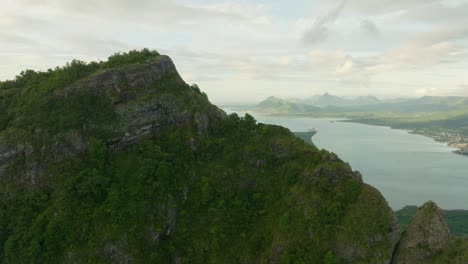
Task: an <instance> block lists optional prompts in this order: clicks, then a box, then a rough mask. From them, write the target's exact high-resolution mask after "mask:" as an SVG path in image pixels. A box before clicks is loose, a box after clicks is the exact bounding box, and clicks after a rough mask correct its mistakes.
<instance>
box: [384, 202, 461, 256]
mask: <svg viewBox="0 0 468 264" xmlns="http://www.w3.org/2000/svg"><path fill="white" fill-rule="evenodd" d="M453 239H454V238H453V237H452V235H451V234H450V232H449V229H448V226H447V224H446V223H445V221H444V218H443V211H442V210H441V209H440V208H439V207H438V206H437V205H436V204H435V203H434V202H432V201H429V202H427V203H425V204H424V205H423V206H421V207H420V208H419V209H418V211H417V212H416V214H415V215H414V216H413V218H412V219H411V222H410V223H409V225H408V227H407V229H406V231H405V233H403V236H402V238H401V240H400V242H399V243H398V245H397V248H396V250H395V253H394V256H393V262H392V263H393V264H406V263H407V264H418V263H427V261H428V259H430V258H431V256H433V255H435V254H437V253H439V252H441V251H443V250H445V249H447V248H448V247H449V246H450V244H451V243H452V241H453Z"/></svg>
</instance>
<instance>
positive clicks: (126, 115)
mask: <svg viewBox="0 0 468 264" xmlns="http://www.w3.org/2000/svg"><path fill="white" fill-rule="evenodd" d="M174 90H175V91H174ZM83 93H85V94H90V95H91V96H94V97H99V98H104V99H105V100H108V101H110V103H111V104H112V106H113V111H114V112H115V116H117V118H116V119H117V120H116V122H115V123H112V124H111V127H109V128H108V130H109V131H112V134H113V135H112V136H111V137H108V138H105V141H106V143H107V145H108V146H109V148H110V149H112V150H116V149H120V148H122V147H125V146H127V145H130V144H133V143H134V142H136V141H138V140H139V139H140V138H142V137H144V136H148V135H151V134H154V133H156V132H157V131H158V130H159V129H161V128H162V127H166V126H178V127H189V126H191V125H192V124H194V125H195V126H196V127H195V129H197V131H198V132H199V134H201V135H202V134H204V133H206V131H207V129H208V127H209V124H210V122H211V120H213V119H218V118H224V117H225V116H226V114H225V113H224V112H223V111H222V110H220V109H218V108H217V107H215V106H213V105H211V104H208V103H206V102H207V100H206V98H205V97H204V95H203V94H201V93H200V92H199V91H198V92H197V91H196V90H194V89H192V88H191V87H190V86H189V85H187V84H186V83H185V82H184V81H183V79H182V78H181V77H180V75H179V74H178V72H177V70H176V67H175V65H174V64H173V62H172V60H171V59H170V58H169V57H168V56H159V57H158V58H155V59H151V60H149V61H146V62H144V63H136V64H130V65H127V66H123V67H116V68H110V69H107V70H104V71H102V72H99V73H97V74H94V75H91V76H90V77H87V78H84V79H81V80H79V81H77V82H75V83H73V84H72V85H69V86H68V87H63V88H61V89H58V90H57V91H55V95H54V97H55V99H56V100H65V101H66V100H69V99H70V98H72V97H74V96H79V95H80V94H83ZM178 95H180V96H178ZM187 98H189V99H187ZM192 121H194V122H192ZM106 126H109V125H108V124H83V125H82V127H75V128H71V129H66V130H61V131H60V132H59V133H57V134H53V133H50V132H48V131H44V130H43V129H39V128H37V129H35V131H34V133H32V134H31V135H29V136H27V137H23V138H21V139H20V140H18V139H17V138H16V137H17V136H16V135H15V133H16V132H15V133H8V127H7V129H6V130H5V131H1V132H0V181H5V180H7V181H8V179H10V180H11V179H15V180H16V181H20V182H23V183H29V184H35V183H36V182H37V181H38V180H37V179H38V177H39V176H40V175H42V174H43V173H44V171H45V170H46V167H47V164H51V163H56V162H61V161H63V160H65V159H68V158H71V157H73V156H75V155H77V154H79V153H82V152H83V151H85V150H86V149H87V146H88V140H89V138H88V137H87V136H86V135H85V134H86V133H83V131H86V130H92V129H94V127H106Z"/></svg>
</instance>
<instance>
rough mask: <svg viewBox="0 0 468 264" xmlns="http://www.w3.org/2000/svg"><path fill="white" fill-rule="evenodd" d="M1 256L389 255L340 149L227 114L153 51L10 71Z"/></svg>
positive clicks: (390, 229)
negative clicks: (40, 69) (12, 75)
mask: <svg viewBox="0 0 468 264" xmlns="http://www.w3.org/2000/svg"><path fill="white" fill-rule="evenodd" d="M0 92H1V95H2V97H1V101H0V107H2V110H4V111H5V113H6V117H3V119H2V131H1V132H0V133H1V137H2V141H1V142H2V143H1V145H2V146H1V148H0V151H1V152H0V153H1V154H0V168H2V169H1V173H0V179H1V188H0V247H1V250H0V262H1V263H341V262H343V263H389V262H390V259H391V252H392V251H393V247H394V244H395V242H396V236H397V235H398V230H397V226H396V225H395V221H394V220H395V219H394V216H393V213H392V210H391V209H390V208H389V206H388V204H387V202H386V201H385V199H384V198H383V197H382V196H381V194H380V193H379V192H378V191H377V190H375V189H374V188H372V187H370V186H368V185H366V184H364V183H363V182H362V180H361V176H360V174H359V173H357V172H354V171H353V170H352V169H351V168H350V166H349V165H348V164H346V163H344V162H342V161H341V160H340V159H338V157H336V155H334V154H332V153H328V152H326V151H319V150H318V149H317V148H315V147H313V146H311V145H309V144H306V143H305V142H303V141H302V140H300V139H298V138H296V137H295V136H294V135H293V134H292V133H291V132H290V131H288V130H287V129H285V128H282V127H278V126H270V125H263V124H257V123H256V121H255V120H254V119H253V118H252V117H251V116H249V115H246V116H245V117H238V116H237V115H235V114H233V115H229V116H226V115H225V114H224V112H222V111H220V110H219V109H218V108H217V107H215V106H213V105H212V104H210V103H209V101H208V100H207V98H206V95H204V94H203V93H201V92H200V90H199V89H198V87H197V86H189V85H187V84H185V82H184V81H183V80H182V79H181V78H180V76H179V75H178V74H177V71H176V70H175V67H174V65H173V63H172V61H171V60H170V59H169V58H168V57H166V56H162V55H159V54H158V53H156V52H150V51H147V50H143V51H141V52H137V51H134V52H130V53H129V54H117V55H114V56H112V57H110V58H109V61H107V62H99V63H88V64H87V63H81V62H73V63H72V64H70V65H68V66H66V67H63V68H58V69H56V70H52V71H48V72H45V73H37V72H32V71H27V72H25V73H23V74H22V75H21V76H19V77H18V78H17V79H16V80H15V81H9V82H3V83H0Z"/></svg>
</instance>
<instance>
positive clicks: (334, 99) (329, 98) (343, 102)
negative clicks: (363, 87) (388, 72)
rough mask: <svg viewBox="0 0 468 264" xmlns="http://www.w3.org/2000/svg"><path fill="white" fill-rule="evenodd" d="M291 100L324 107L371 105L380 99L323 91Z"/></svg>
mask: <svg viewBox="0 0 468 264" xmlns="http://www.w3.org/2000/svg"><path fill="white" fill-rule="evenodd" d="M291 102H294V103H298V104H307V105H313V106H317V107H320V108H326V107H349V106H363V105H373V104H378V103H380V102H381V101H380V100H379V99H378V98H377V97H375V96H370V95H369V96H358V97H355V98H344V97H339V96H335V95H331V94H329V93H324V94H323V95H314V96H311V97H308V98H305V99H292V100H291Z"/></svg>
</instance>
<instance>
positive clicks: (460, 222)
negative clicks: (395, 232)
mask: <svg viewBox="0 0 468 264" xmlns="http://www.w3.org/2000/svg"><path fill="white" fill-rule="evenodd" d="M417 210H418V207H417V206H405V207H404V208H402V209H400V210H398V211H396V212H395V215H396V216H397V218H398V221H399V223H400V231H401V232H403V231H404V230H405V229H406V227H407V226H408V224H409V222H410V220H411V218H412V217H413V216H414V215H415V214H416V211H417ZM444 219H445V221H446V222H447V224H448V226H449V229H450V232H451V233H453V234H454V235H456V236H459V237H468V210H444Z"/></svg>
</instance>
